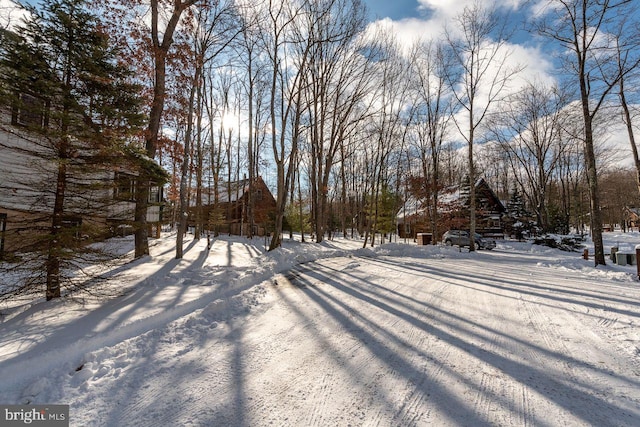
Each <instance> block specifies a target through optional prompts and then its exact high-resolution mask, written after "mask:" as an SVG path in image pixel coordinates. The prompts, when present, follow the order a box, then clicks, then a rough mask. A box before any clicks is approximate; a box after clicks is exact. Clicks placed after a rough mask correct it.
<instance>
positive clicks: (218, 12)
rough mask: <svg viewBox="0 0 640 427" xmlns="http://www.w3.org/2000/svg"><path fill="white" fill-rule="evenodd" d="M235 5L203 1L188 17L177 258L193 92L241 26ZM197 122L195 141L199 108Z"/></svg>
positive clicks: (199, 182)
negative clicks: (189, 35) (190, 36)
mask: <svg viewBox="0 0 640 427" xmlns="http://www.w3.org/2000/svg"><path fill="white" fill-rule="evenodd" d="M234 16H235V13H234V8H233V7H232V3H230V2H229V3H226V2H215V3H214V4H212V5H209V4H204V5H203V6H201V7H200V8H198V10H197V11H196V13H195V14H194V16H192V17H191V19H192V21H193V22H194V31H193V46H192V49H191V52H192V57H191V58H190V59H191V60H190V61H189V62H190V63H191V64H192V66H193V70H192V71H193V75H192V76H189V81H190V92H189V100H188V104H187V110H188V111H187V129H186V132H185V140H184V152H185V155H184V159H183V164H182V168H181V177H182V178H181V180H180V215H179V217H178V218H179V219H178V233H177V235H176V258H177V259H180V258H182V256H183V237H184V234H185V233H186V231H187V219H188V214H189V201H188V194H189V183H190V179H189V171H190V165H191V158H190V153H191V151H192V147H191V145H192V138H193V136H194V132H193V125H194V118H195V117H194V113H195V112H196V95H198V98H197V99H198V103H200V101H199V100H200V99H201V98H202V85H203V81H204V80H203V72H204V67H205V65H206V64H207V63H209V62H211V61H214V60H215V59H216V58H217V57H218V56H219V55H220V54H221V53H222V51H223V50H224V49H225V48H226V47H227V46H228V45H229V44H230V43H231V42H232V41H233V40H234V39H235V37H236V36H237V35H238V34H239V33H240V30H239V29H238V27H237V26H236V25H235V20H234V19H233V18H234ZM197 113H198V117H197V118H196V119H197V123H198V124H199V126H198V132H197V134H196V138H197V141H199V140H200V136H201V134H200V130H201V116H202V114H203V113H204V112H203V111H202V110H198V111H197ZM195 153H196V155H197V159H198V162H199V163H198V165H197V167H196V168H195V172H196V177H197V182H196V189H197V194H196V204H197V209H196V217H197V218H196V232H195V238H196V239H197V238H199V237H200V232H201V227H202V218H201V215H200V213H201V206H202V192H201V189H202V149H201V145H200V144H197V145H196V147H195Z"/></svg>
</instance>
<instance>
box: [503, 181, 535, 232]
mask: <svg viewBox="0 0 640 427" xmlns="http://www.w3.org/2000/svg"><path fill="white" fill-rule="evenodd" d="M506 208H507V212H506V217H505V220H504V226H505V230H506V231H507V233H508V234H513V235H515V237H516V238H517V239H518V240H521V239H522V238H523V237H524V235H525V234H526V233H529V232H531V231H532V229H533V225H534V224H533V223H532V221H531V214H530V213H529V212H528V211H527V209H526V207H525V203H524V199H523V197H522V194H520V192H519V191H518V188H517V187H514V188H513V190H512V192H511V195H510V197H509V201H508V202H507V206H506Z"/></svg>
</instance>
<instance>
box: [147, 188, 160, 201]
mask: <svg viewBox="0 0 640 427" xmlns="http://www.w3.org/2000/svg"><path fill="white" fill-rule="evenodd" d="M160 202H162V189H161V188H160V187H159V186H157V185H153V184H152V185H151V186H150V187H149V203H160Z"/></svg>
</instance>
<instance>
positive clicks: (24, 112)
mask: <svg viewBox="0 0 640 427" xmlns="http://www.w3.org/2000/svg"><path fill="white" fill-rule="evenodd" d="M17 98H18V99H17V100H16V102H15V104H14V106H13V114H12V116H11V123H12V124H14V125H21V126H26V127H30V128H43V127H46V126H47V120H48V117H47V114H46V113H47V110H48V108H47V107H48V105H47V102H45V100H44V99H42V98H39V97H36V96H33V95H29V94H27V93H20V94H19V95H18V97H17Z"/></svg>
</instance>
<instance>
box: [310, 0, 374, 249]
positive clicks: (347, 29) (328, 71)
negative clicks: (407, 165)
mask: <svg viewBox="0 0 640 427" xmlns="http://www.w3.org/2000/svg"><path fill="white" fill-rule="evenodd" d="M307 13H309V15H310V16H312V17H313V19H314V20H316V21H317V22H316V23H314V25H313V27H312V28H311V34H310V37H311V40H312V43H313V44H312V45H311V50H310V52H309V60H308V65H307V67H306V69H305V73H304V77H303V79H304V80H303V85H302V87H303V89H304V102H305V103H306V104H307V105H308V106H309V108H308V109H307V114H306V115H305V119H306V120H305V121H307V122H308V136H309V138H308V139H309V149H310V153H309V164H310V169H311V173H310V184H311V202H312V209H313V219H314V222H315V237H316V241H317V242H321V241H322V240H323V236H324V233H325V228H326V225H327V208H328V196H329V180H330V177H331V173H332V170H333V169H332V168H333V166H334V164H335V163H336V156H337V153H338V150H339V148H340V145H341V143H343V142H344V141H345V140H346V139H347V137H348V134H349V133H350V132H352V131H353V129H354V127H355V125H356V123H357V122H358V121H359V120H361V119H362V114H360V112H361V110H359V109H358V108H357V107H358V105H359V104H360V103H361V102H362V101H363V98H364V97H365V95H366V94H367V93H368V92H369V90H370V89H371V85H370V82H371V78H370V72H369V67H370V62H369V61H367V58H366V57H364V56H363V55H361V54H359V52H358V50H359V47H360V46H359V45H358V44H357V41H358V35H359V34H360V33H361V32H362V30H363V29H364V25H365V11H364V7H363V5H362V3H360V2H359V1H354V0H326V1H322V2H310V3H309V10H308V11H307Z"/></svg>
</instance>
